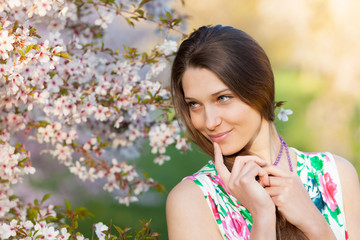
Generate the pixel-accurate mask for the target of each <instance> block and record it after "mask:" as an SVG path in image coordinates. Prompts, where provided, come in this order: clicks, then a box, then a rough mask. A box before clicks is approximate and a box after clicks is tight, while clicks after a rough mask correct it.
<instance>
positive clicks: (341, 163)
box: [333, 154, 359, 182]
mask: <svg viewBox="0 0 360 240" xmlns="http://www.w3.org/2000/svg"><path fill="white" fill-rule="evenodd" d="M333 156H334V159H335V162H336V166H337V168H338V172H339V175H340V179H341V181H355V182H358V181H359V177H358V174H357V172H356V169H355V167H354V166H353V165H352V164H351V163H350V162H349V161H348V160H346V159H345V158H343V157H340V156H338V155H336V154H333Z"/></svg>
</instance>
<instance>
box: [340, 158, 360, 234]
mask: <svg viewBox="0 0 360 240" xmlns="http://www.w3.org/2000/svg"><path fill="white" fill-rule="evenodd" d="M334 159H335V162H336V166H337V168H338V172H339V176H340V181H341V187H342V192H343V201H344V211H345V218H346V225H347V229H348V235H349V239H358V237H359V236H360V228H359V226H360V183H359V176H358V173H357V172H356V169H355V167H354V166H353V165H352V164H351V163H350V162H349V161H348V160H346V159H344V158H342V157H340V156H337V155H334Z"/></svg>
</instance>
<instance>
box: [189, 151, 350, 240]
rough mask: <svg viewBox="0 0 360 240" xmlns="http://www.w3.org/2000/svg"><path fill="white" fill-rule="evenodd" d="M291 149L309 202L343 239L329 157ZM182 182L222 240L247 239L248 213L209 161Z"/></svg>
mask: <svg viewBox="0 0 360 240" xmlns="http://www.w3.org/2000/svg"><path fill="white" fill-rule="evenodd" d="M293 150H294V151H295V152H296V153H297V174H298V175H299V177H300V179H301V181H302V182H303V184H304V186H305V188H306V190H307V192H308V193H309V196H310V198H311V200H312V201H313V202H314V204H315V205H316V206H317V208H318V209H319V211H320V212H321V213H322V215H323V216H324V217H325V219H326V220H327V222H328V223H329V225H330V227H331V229H332V230H333V232H334V234H335V236H336V239H338V240H342V239H345V240H347V239H348V236H347V231H346V224H345V215H344V208H343V199H342V190H341V184H340V179H339V175H338V172H337V168H336V164H335V160H334V158H333V155H332V154H331V153H305V152H300V151H298V150H296V149H294V148H293ZM185 179H191V180H193V181H194V182H195V183H196V184H197V185H198V186H199V187H200V189H201V190H202V193H203V194H204V197H205V199H206V202H207V203H208V206H209V207H210V209H211V212H212V214H213V216H214V218H215V221H216V223H217V226H218V227H219V230H220V233H221V235H222V236H223V239H249V238H250V231H251V227H252V217H251V214H250V212H249V211H248V210H247V209H246V208H245V207H244V206H243V205H241V203H240V202H239V201H237V200H236V198H235V197H233V196H232V195H231V194H230V193H229V192H228V191H227V190H226V188H225V186H224V183H223V181H222V180H221V178H220V176H219V175H218V174H217V171H216V169H215V166H214V163H213V162H212V161H209V162H208V163H207V164H206V165H205V166H204V167H203V168H201V169H200V170H199V171H198V172H196V173H195V174H194V175H192V176H188V177H186V178H185Z"/></svg>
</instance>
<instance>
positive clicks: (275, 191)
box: [265, 186, 282, 197]
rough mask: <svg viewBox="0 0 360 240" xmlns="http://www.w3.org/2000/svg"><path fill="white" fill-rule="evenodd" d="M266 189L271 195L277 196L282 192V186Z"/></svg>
mask: <svg viewBox="0 0 360 240" xmlns="http://www.w3.org/2000/svg"><path fill="white" fill-rule="evenodd" d="M265 190H266V191H267V193H268V194H269V195H270V196H271V197H275V196H278V195H280V194H281V191H282V188H281V187H273V186H271V187H265Z"/></svg>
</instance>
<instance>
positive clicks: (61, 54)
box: [57, 52, 71, 60]
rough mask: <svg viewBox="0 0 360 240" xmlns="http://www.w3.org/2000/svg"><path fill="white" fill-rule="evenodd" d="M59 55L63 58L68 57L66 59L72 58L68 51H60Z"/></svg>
mask: <svg viewBox="0 0 360 240" xmlns="http://www.w3.org/2000/svg"><path fill="white" fill-rule="evenodd" d="M57 55H58V56H60V57H62V58H66V59H69V60H70V59H71V57H70V55H69V54H67V53H66V52H59V53H58V54H57Z"/></svg>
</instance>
